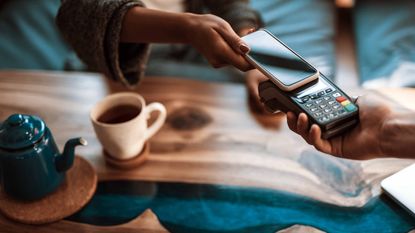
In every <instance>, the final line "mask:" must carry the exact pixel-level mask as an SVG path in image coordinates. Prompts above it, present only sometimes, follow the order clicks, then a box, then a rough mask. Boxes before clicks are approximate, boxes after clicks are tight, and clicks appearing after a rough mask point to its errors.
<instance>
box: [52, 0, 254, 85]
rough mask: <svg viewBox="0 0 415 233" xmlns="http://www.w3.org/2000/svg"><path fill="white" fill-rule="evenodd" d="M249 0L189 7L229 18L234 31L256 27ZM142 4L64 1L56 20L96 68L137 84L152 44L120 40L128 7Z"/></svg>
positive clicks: (206, 1) (135, 0) (197, 0)
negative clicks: (122, 41)
mask: <svg viewBox="0 0 415 233" xmlns="http://www.w3.org/2000/svg"><path fill="white" fill-rule="evenodd" d="M247 2H248V1H247V0H226V1H220V0H188V1H187V2H186V5H187V10H188V11H190V12H194V13H203V12H205V10H208V11H209V12H210V13H213V14H216V15H218V16H220V17H222V18H223V19H225V20H227V21H228V22H229V23H230V24H231V25H232V27H233V28H234V29H235V30H238V29H240V28H243V27H257V26H259V24H260V22H261V21H260V19H259V17H258V14H257V13H256V12H255V11H254V10H252V9H251V8H250V7H249V5H248V3H247ZM135 6H143V4H142V3H141V1H139V0H62V6H61V8H60V9H59V12H58V15H57V18H56V21H57V24H58V27H59V28H60V30H61V31H62V33H63V35H64V37H65V39H66V40H67V41H68V42H69V43H70V44H71V46H72V47H73V48H74V50H75V51H76V53H77V54H78V56H79V57H80V58H81V59H82V60H83V61H84V62H85V63H86V64H87V65H88V67H89V68H90V69H91V70H93V71H98V72H102V73H104V74H105V75H106V76H108V77H110V78H112V79H114V80H116V81H121V82H122V83H123V84H125V85H127V86H129V85H134V84H137V83H138V81H139V80H140V78H141V77H142V76H143V75H144V71H145V66H146V63H147V58H148V53H149V45H148V44H133V43H120V32H121V25H122V20H123V17H124V15H125V13H126V12H127V10H128V9H130V8H131V7H135Z"/></svg>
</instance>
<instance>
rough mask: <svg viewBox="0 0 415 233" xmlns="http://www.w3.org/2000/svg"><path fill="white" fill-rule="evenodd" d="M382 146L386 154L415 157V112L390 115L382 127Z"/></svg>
mask: <svg viewBox="0 0 415 233" xmlns="http://www.w3.org/2000/svg"><path fill="white" fill-rule="evenodd" d="M380 147H381V150H382V152H383V154H384V155H385V156H393V157H399V158H415V112H410V111H408V112H404V113H398V114H393V115H392V116H390V117H388V119H387V120H386V121H385V123H384V125H383V127H382V135H380Z"/></svg>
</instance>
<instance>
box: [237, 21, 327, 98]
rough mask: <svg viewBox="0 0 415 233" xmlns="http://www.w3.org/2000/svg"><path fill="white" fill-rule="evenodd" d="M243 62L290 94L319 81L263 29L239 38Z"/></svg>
mask: <svg viewBox="0 0 415 233" xmlns="http://www.w3.org/2000/svg"><path fill="white" fill-rule="evenodd" d="M242 40H243V41H244V42H245V43H247V44H248V46H249V47H250V51H249V52H248V53H247V54H246V59H247V60H248V61H249V62H250V63H251V64H252V65H253V66H255V67H256V68H257V69H258V70H259V71H261V72H262V73H263V74H264V75H265V76H267V77H268V78H269V79H270V80H271V81H272V82H274V84H275V85H277V86H278V87H279V88H280V89H281V90H284V91H291V90H294V89H296V88H298V87H301V86H303V85H305V84H307V83H309V82H312V81H314V80H316V79H317V78H318V77H319V71H318V70H317V69H316V68H315V67H314V66H312V65H311V64H310V63H308V62H307V61H306V60H304V59H303V58H302V57H301V56H300V55H298V54H297V53H296V52H295V51H293V50H292V49H291V48H289V47H288V46H287V45H286V44H284V43H283V42H282V41H280V40H279V39H278V38H277V37H275V36H274V35H272V34H271V33H270V32H268V31H267V30H265V29H260V30H258V31H255V32H253V33H251V34H248V35H246V36H244V37H242Z"/></svg>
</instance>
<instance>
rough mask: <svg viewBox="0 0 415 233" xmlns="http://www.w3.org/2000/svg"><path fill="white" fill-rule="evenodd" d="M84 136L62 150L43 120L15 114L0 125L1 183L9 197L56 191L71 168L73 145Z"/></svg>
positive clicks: (28, 197) (26, 197) (32, 197)
mask: <svg viewBox="0 0 415 233" xmlns="http://www.w3.org/2000/svg"><path fill="white" fill-rule="evenodd" d="M86 144H87V142H86V141H85V140H84V139H83V138H74V139H70V140H68V141H67V142H66V144H65V148H64V150H63V153H62V154H61V153H59V150H58V147H57V146H56V144H55V141H54V139H53V137H52V134H51V132H50V130H49V129H48V128H47V127H46V125H45V123H44V121H42V119H40V118H39V117H37V116H30V115H23V114H14V115H11V116H10V117H9V118H7V120H6V121H5V122H3V123H1V124H0V184H1V187H2V189H3V191H4V192H6V193H7V194H8V195H9V196H11V197H14V198H16V199H20V200H35V199H39V198H42V197H44V196H46V195H47V194H49V193H51V192H53V191H54V190H56V189H57V188H58V187H59V185H60V184H61V183H62V181H63V180H64V178H65V172H66V171H67V170H68V169H69V168H71V166H72V165H73V161H74V156H75V147H76V146H78V145H86Z"/></svg>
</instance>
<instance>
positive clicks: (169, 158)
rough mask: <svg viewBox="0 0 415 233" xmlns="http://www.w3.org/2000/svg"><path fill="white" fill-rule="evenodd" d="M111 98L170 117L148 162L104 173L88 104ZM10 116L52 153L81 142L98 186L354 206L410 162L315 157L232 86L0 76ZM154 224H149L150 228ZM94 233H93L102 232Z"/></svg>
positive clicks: (2, 108) (1, 104) (281, 121)
mask: <svg viewBox="0 0 415 233" xmlns="http://www.w3.org/2000/svg"><path fill="white" fill-rule="evenodd" d="M119 91H134V92H138V93H140V94H142V95H143V96H144V97H145V99H146V101H147V102H148V103H150V102H154V101H157V102H161V103H163V104H164V105H165V106H166V108H167V112H168V119H167V122H166V124H165V125H164V126H163V128H162V129H161V130H160V131H159V133H157V134H156V135H155V136H154V137H153V138H151V140H150V144H151V146H150V148H151V152H150V156H149V159H148V161H147V162H146V163H144V164H143V165H142V166H140V167H139V168H137V169H133V170H128V171H122V170H117V169H114V168H111V167H109V166H106V164H105V161H104V158H103V155H102V148H101V145H100V144H99V142H98V141H97V139H96V138H95V135H94V132H93V129H92V125H91V123H90V120H89V111H90V109H91V108H92V106H94V104H95V103H97V102H98V101H99V100H101V99H102V98H103V97H104V96H106V95H108V94H110V93H114V92H119ZM382 92H388V90H382ZM355 93H358V94H361V92H360V91H355ZM388 96H389V97H390V98H393V99H394V100H395V101H398V102H400V103H402V105H404V106H406V107H409V108H413V109H415V106H414V104H413V103H411V102H412V101H410V100H411V99H413V98H414V97H415V91H413V90H409V89H408V90H399V91H397V92H394V93H393V94H391V93H388ZM16 112H19V113H26V114H35V115H38V116H40V117H41V118H43V119H44V120H45V121H46V124H47V126H48V127H49V128H50V129H51V131H52V133H53V136H54V138H55V140H56V141H57V143H58V144H59V146H60V148H62V147H63V145H64V143H65V142H66V140H67V139H69V138H72V137H77V136H82V137H85V138H86V139H87V140H88V142H89V145H88V146H87V147H84V148H79V149H77V154H80V155H82V156H84V157H85V158H87V159H88V160H89V161H90V162H91V163H92V164H93V165H94V167H95V169H96V170H97V173H98V179H99V180H101V181H104V180H107V181H110V180H120V179H122V180H141V181H158V182H160V181H166V182H184V183H200V184H223V185H231V186H242V187H258V188H267V189H274V190H281V191H287V192H290V193H295V194H300V195H304V196H307V197H310V198H312V199H315V200H318V201H321V202H324V203H330V204H335V205H338V206H355V207H359V206H363V205H365V204H366V203H367V202H368V200H369V199H370V198H371V197H373V196H374V195H378V194H379V192H380V186H379V182H380V180H382V179H383V178H384V177H386V176H388V175H390V174H392V173H394V172H396V171H398V170H400V169H402V168H403V167H405V166H408V165H409V164H411V163H413V162H414V161H413V160H403V159H376V160H369V161H363V162H359V161H350V160H343V159H339V158H335V157H332V156H328V155H325V154H322V153H319V152H317V151H316V150H315V149H314V148H312V147H311V146H309V145H308V144H306V143H305V142H304V141H303V140H302V139H301V138H300V137H299V136H297V135H295V134H294V133H292V132H291V131H290V130H289V129H288V127H287V126H286V120H285V116H284V115H283V114H277V115H272V116H271V115H261V114H257V113H255V112H253V111H252V110H251V109H250V107H249V103H248V98H247V94H246V90H245V87H244V86H243V85H237V84H218V83H206V82H199V81H190V80H181V79H176V78H170V77H169V78H163V77H146V78H145V80H144V81H143V82H142V83H141V84H140V85H139V86H138V87H137V88H135V89H132V90H127V89H124V88H123V87H122V86H120V85H117V84H114V83H110V82H107V81H106V80H105V79H104V78H103V77H102V76H100V75H97V74H92V73H91V74H89V73H53V72H15V71H3V72H0V121H2V120H4V119H5V118H6V117H7V116H9V115H10V114H12V113H16ZM148 222H152V221H148ZM0 224H1V225H8V226H9V227H11V226H12V225H13V229H15V230H10V231H9V232H17V229H19V227H18V226H15V225H14V224H12V223H10V222H8V220H6V219H4V218H3V217H1V218H0ZM55 224H56V225H53V227H56V228H53V229H56V231H54V232H57V231H62V232H65V231H64V230H62V229H64V228H71V229H74V228H73V227H75V225H76V226H79V229H86V228H85V227H86V226H84V225H82V224H79V225H77V223H73V222H68V221H62V222H59V223H55ZM60 224H62V225H60ZM152 224H153V225H154V224H155V225H157V221H156V220H155V221H153V222H152ZM133 225H134V223H133ZM144 225H145V224H144ZM150 225H151V224H150ZM63 226H66V227H63ZM135 226H136V227H143V226H142V225H140V224H136V225H135ZM88 227H91V228H88V230H91V229H92V228H93V226H88ZM26 229H29V228H26ZM30 229H31V230H30V231H31V232H47V231H43V230H39V231H35V230H34V228H30ZM99 229H100V228H96V229H95V230H91V231H92V232H107V231H100V230H99ZM294 229H296V228H294ZM81 231H83V230H81ZM81 231H80V232H81ZM158 231H159V232H163V230H158ZM294 231H295V230H294ZM108 232H111V231H108ZM114 232H115V231H114ZM123 232H130V231H127V230H125V229H124V231H123ZM156 232H157V231H156Z"/></svg>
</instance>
